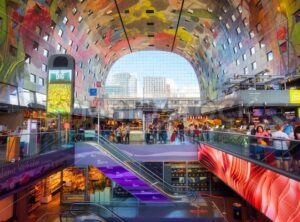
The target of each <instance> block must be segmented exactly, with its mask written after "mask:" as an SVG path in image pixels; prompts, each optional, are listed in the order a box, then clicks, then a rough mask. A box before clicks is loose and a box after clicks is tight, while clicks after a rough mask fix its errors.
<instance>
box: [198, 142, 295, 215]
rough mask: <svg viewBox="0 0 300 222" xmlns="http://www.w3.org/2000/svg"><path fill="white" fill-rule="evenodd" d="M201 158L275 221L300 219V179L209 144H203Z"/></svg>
mask: <svg viewBox="0 0 300 222" xmlns="http://www.w3.org/2000/svg"><path fill="white" fill-rule="evenodd" d="M198 159H199V161H200V162H201V164H203V165H204V166H205V167H206V168H208V169H209V170H210V171H211V172H213V174H214V175H216V176H218V177H219V178H220V179H221V180H222V181H223V182H224V183H226V184H227V185H228V186H230V187H231V188H232V189H233V190H235V191H236V192H237V193H239V194H240V195H241V196H242V197H243V198H244V199H245V200H247V201H248V202H249V203H251V204H252V205H253V206H254V207H256V208H257V209H258V210H260V211H261V212H262V213H263V214H265V215H266V216H267V217H269V218H270V219H271V221H299V218H300V204H299V198H298V197H299V195H300V183H299V181H296V180H293V179H291V178H288V177H286V176H284V175H281V174H280V173H277V172H275V171H272V170H270V169H267V168H264V167H262V166H259V165H257V164H255V163H253V162H248V161H246V160H243V159H241V158H238V157H236V156H233V155H230V154H228V153H225V152H222V151H221V150H218V149H215V148H213V147H212V146H209V145H206V144H200V145H199V147H198ZM268 161H269V164H275V158H274V159H271V158H270V160H268Z"/></svg>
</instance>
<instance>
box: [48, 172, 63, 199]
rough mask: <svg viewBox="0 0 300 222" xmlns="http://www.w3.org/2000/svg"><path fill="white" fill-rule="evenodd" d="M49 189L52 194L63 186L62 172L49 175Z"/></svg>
mask: <svg viewBox="0 0 300 222" xmlns="http://www.w3.org/2000/svg"><path fill="white" fill-rule="evenodd" d="M49 181H50V183H49V190H50V192H51V194H53V193H56V192H57V191H58V190H59V189H60V187H61V172H57V173H55V174H53V175H51V176H49Z"/></svg>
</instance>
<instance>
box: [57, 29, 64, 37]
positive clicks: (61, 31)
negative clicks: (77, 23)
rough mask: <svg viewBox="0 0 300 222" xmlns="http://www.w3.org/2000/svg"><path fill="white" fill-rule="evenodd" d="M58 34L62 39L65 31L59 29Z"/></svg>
mask: <svg viewBox="0 0 300 222" xmlns="http://www.w3.org/2000/svg"><path fill="white" fill-rule="evenodd" d="M57 34H58V35H59V36H60V37H62V35H63V34H64V31H63V30H62V29H59V30H58V33H57Z"/></svg>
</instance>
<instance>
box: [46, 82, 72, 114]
mask: <svg viewBox="0 0 300 222" xmlns="http://www.w3.org/2000/svg"><path fill="white" fill-rule="evenodd" d="M71 105H72V85H71V84H53V83H51V84H49V85H48V104H47V112H48V113H70V112H71Z"/></svg>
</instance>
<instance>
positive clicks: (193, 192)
mask: <svg viewBox="0 0 300 222" xmlns="http://www.w3.org/2000/svg"><path fill="white" fill-rule="evenodd" d="M96 139H97V141H99V143H100V141H102V144H98V145H102V146H103V143H105V145H107V146H109V148H110V149H113V150H114V151H115V152H117V153H118V154H119V155H121V156H122V157H123V158H125V159H127V160H129V161H131V162H132V163H133V164H135V166H136V167H138V168H139V169H142V170H143V171H146V173H147V174H148V176H150V177H151V178H153V179H155V180H156V181H157V180H158V182H160V183H161V184H162V186H165V187H168V189H170V190H171V191H172V192H174V193H175V192H182V191H179V190H178V189H180V188H184V189H186V191H185V193H186V194H185V195H186V196H188V192H191V193H192V195H193V196H194V199H196V198H197V194H196V192H195V191H194V190H192V189H191V188H190V187H189V186H188V185H186V186H174V185H171V184H169V183H168V182H166V181H164V180H163V179H162V178H160V177H159V176H157V175H156V174H155V173H153V172H152V171H151V170H149V169H148V168H146V167H145V166H144V165H142V164H140V163H139V162H138V161H137V160H135V159H133V158H132V157H130V156H128V155H127V154H125V153H124V152H122V151H120V150H119V148H117V147H116V146H114V145H113V144H111V143H110V142H109V141H108V140H106V139H105V138H104V137H102V136H99V137H96ZM96 144H97V143H96ZM104 148H105V147H104ZM106 150H107V148H106ZM108 152H109V150H108ZM113 156H114V155H113ZM116 159H118V158H116ZM118 161H120V160H118ZM120 162H121V163H123V162H122V161H120ZM123 164H124V163H123ZM131 169H132V167H131ZM132 170H134V169H132ZM136 173H137V174H138V172H136Z"/></svg>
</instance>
